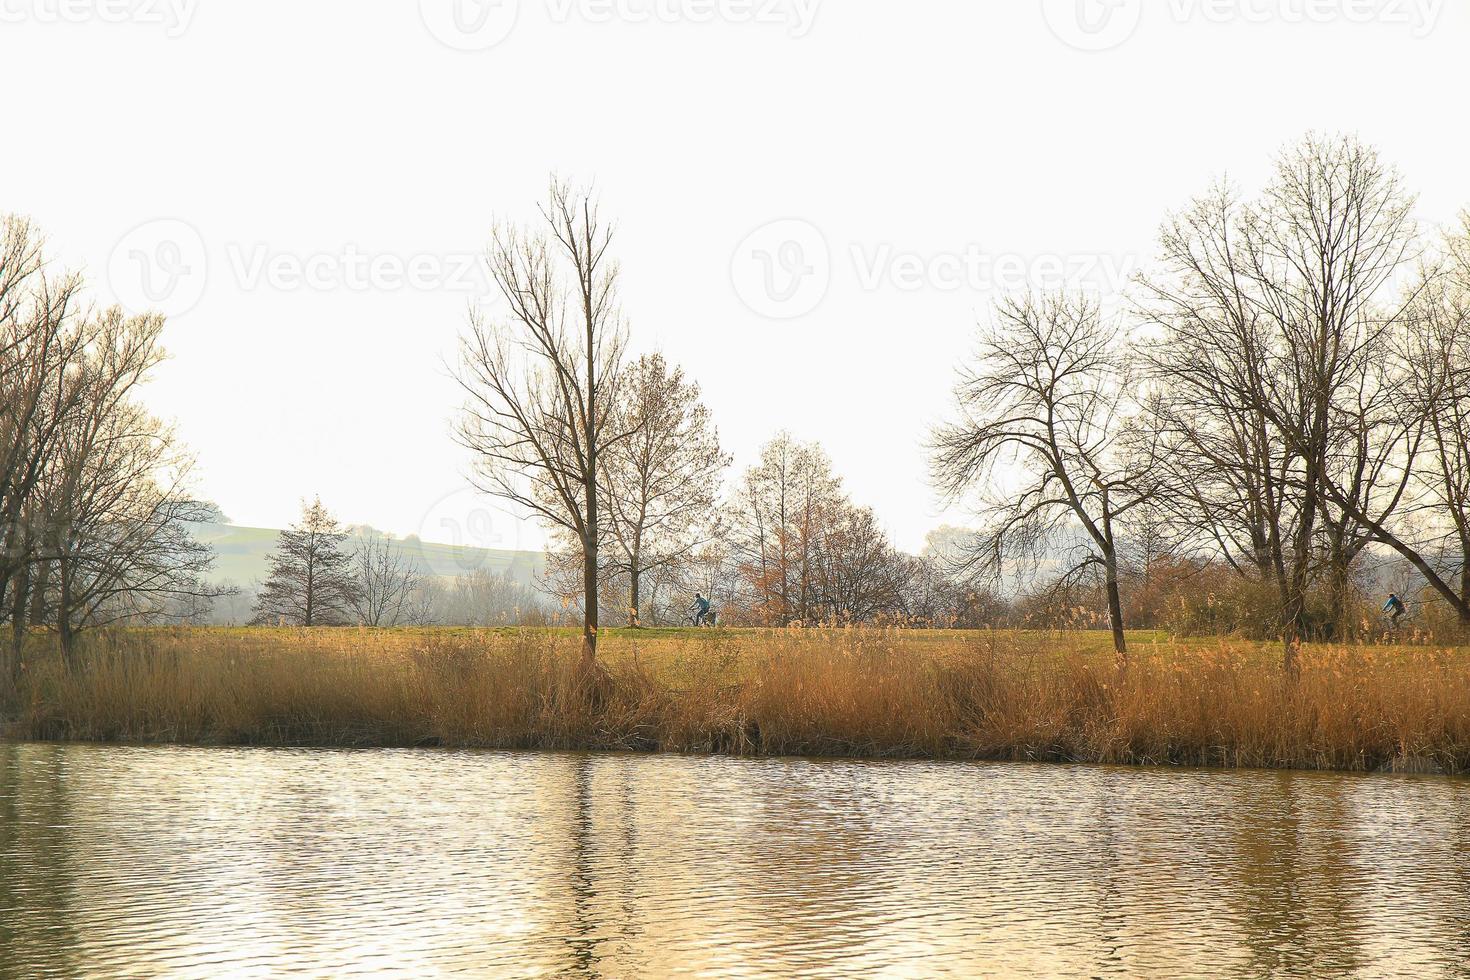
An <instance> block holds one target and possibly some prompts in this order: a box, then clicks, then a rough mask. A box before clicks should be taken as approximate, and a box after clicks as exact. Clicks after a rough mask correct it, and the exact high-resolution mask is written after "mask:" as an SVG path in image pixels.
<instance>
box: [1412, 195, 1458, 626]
mask: <svg viewBox="0 0 1470 980" xmlns="http://www.w3.org/2000/svg"><path fill="white" fill-rule="evenodd" d="M1445 252H1446V254H1445V257H1444V260H1443V263H1442V265H1440V266H1438V267H1435V268H1433V269H1431V270H1429V271H1428V272H1427V273H1426V274H1425V276H1424V278H1423V282H1422V284H1421V285H1420V288H1419V289H1418V291H1417V296H1416V297H1415V302H1414V304H1413V307H1412V312H1411V316H1410V323H1411V327H1410V329H1409V330H1407V331H1405V339H1404V348H1405V350H1404V360H1405V363H1406V366H1407V370H1406V375H1405V388H1406V390H1407V392H1408V397H1409V399H1410V400H1411V402H1412V408H1411V409H1409V410H1407V411H1405V413H1404V414H1405V415H1415V416H1417V417H1418V418H1421V419H1422V420H1423V424H1424V447H1423V457H1424V458H1423V459H1421V460H1420V465H1419V466H1418V467H1417V469H1416V470H1415V473H1414V478H1415V488H1416V490H1417V491H1418V498H1419V499H1418V501H1417V503H1418V505H1419V506H1418V508H1417V511H1418V513H1420V514H1423V515H1424V516H1425V517H1426V518H1427V522H1428V525H1429V531H1430V537H1431V539H1433V538H1435V537H1439V538H1440V541H1441V542H1442V543H1440V544H1438V545H1437V546H1436V545H1434V544H1430V545H1429V546H1430V547H1436V550H1438V551H1439V553H1440V554H1441V555H1443V556H1444V558H1442V559H1441V561H1440V563H1439V564H1441V565H1442V566H1443V567H1444V570H1445V573H1446V575H1448V576H1455V575H1458V578H1459V585H1458V589H1459V597H1460V600H1461V602H1462V603H1463V604H1465V605H1466V606H1470V435H1467V434H1470V213H1467V214H1466V215H1465V216H1464V218H1463V220H1462V225H1461V228H1460V230H1459V231H1458V232H1457V233H1454V234H1451V235H1449V236H1448V240H1447V248H1446V249H1445ZM1461 615H1462V616H1463V610H1461Z"/></svg>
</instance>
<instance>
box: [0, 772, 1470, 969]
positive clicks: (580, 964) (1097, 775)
mask: <svg viewBox="0 0 1470 980" xmlns="http://www.w3.org/2000/svg"><path fill="white" fill-rule="evenodd" d="M1467 964H1470V781H1465V780H1457V779H1450V778H1444V777H1415V776H1362V775H1334V774H1318V773H1270V772H1201V771H1165V770H1146V769H1121V768H1103V767H1062V766H1045V765H991V764H963V763H924V762H839V761H824V760H740V759H726V758H703V757H699V758H696V757H678V756H632V755H580V754H560V753H548V754H532V753H493V752H447V751H432V750H431V751H361V752H350V751H322V750H299V751H298V750H244V749H189V748H132V747H116V746H89V745H35V744H0V976H7V977H8V976H15V977H32V976H58V977H60V976H88V977H90V976H117V977H143V976H190V977H216V976H269V975H278V974H280V973H284V972H291V973H293V974H294V975H298V976H300V975H304V976H322V977H337V976H344V975H350V974H384V973H386V974H396V975H402V976H413V977H422V976H436V975H441V974H449V973H455V972H460V973H464V974H467V975H472V976H516V977H521V976H569V977H644V976H665V975H674V974H685V975H702V976H734V977H740V976H789V975H795V974H801V975H812V976H832V977H851V976H866V975H870V976H893V977H909V976H914V977H930V976H943V975H955V976H986V975H1016V976H1024V975H1034V976H1053V975H1068V976H1072V975H1091V976H1098V975H1103V976H1106V975H1119V976H1158V977H1179V976H1190V975H1199V976H1243V977H1245V976H1249V977H1255V976H1268V975H1270V976H1302V977H1307V976H1311V977H1322V976H1334V975H1364V976H1392V975H1398V976H1405V977H1432V976H1470V966H1467Z"/></svg>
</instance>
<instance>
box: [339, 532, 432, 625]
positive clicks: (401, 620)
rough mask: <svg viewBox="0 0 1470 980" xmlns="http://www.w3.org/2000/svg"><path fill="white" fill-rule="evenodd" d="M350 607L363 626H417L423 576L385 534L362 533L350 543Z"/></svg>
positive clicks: (414, 564)
mask: <svg viewBox="0 0 1470 980" xmlns="http://www.w3.org/2000/svg"><path fill="white" fill-rule="evenodd" d="M352 577H353V579H354V580H355V583H356V586H357V588H356V590H355V592H354V593H353V608H354V611H355V612H356V613H357V621H358V622H359V623H361V624H363V625H365V626H403V625H421V624H422V623H423V622H424V618H423V617H424V611H423V608H422V605H421V603H420V602H419V598H420V595H421V593H422V591H423V587H424V575H423V572H422V571H421V570H420V569H419V566H418V564H417V563H416V562H415V561H414V560H413V558H412V557H410V556H409V555H408V554H407V553H406V552H405V551H404V550H403V548H401V547H399V546H398V545H395V544H394V543H393V541H392V540H391V539H389V537H388V536H387V535H385V534H380V533H378V532H375V531H366V532H364V533H361V534H359V535H357V536H356V538H355V539H354V540H353V541H352Z"/></svg>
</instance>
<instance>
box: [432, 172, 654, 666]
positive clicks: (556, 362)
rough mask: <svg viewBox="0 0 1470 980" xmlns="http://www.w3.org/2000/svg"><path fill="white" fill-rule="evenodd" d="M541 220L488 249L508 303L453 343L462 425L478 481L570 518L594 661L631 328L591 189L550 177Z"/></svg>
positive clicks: (475, 317)
mask: <svg viewBox="0 0 1470 980" xmlns="http://www.w3.org/2000/svg"><path fill="white" fill-rule="evenodd" d="M541 218H542V224H543V229H542V230H541V231H539V232H535V233H532V232H527V231H522V230H520V229H517V228H515V227H513V226H501V227H499V228H497V229H496V230H495V232H494V235H493V238H492V241H491V245H490V249H489V255H488V262H489V268H490V274H491V276H492V278H493V279H494V281H495V284H496V286H497V288H498V290H499V292H500V294H501V297H502V299H503V300H504V301H505V304H506V306H507V308H508V312H509V322H507V323H492V322H490V321H488V320H487V319H486V318H485V317H484V316H483V314H481V313H480V312H479V311H476V312H474V313H472V314H471V317H470V329H469V333H468V334H467V335H466V336H465V337H464V338H463V340H462V343H461V349H460V369H459V372H458V380H459V383H460V386H461V387H462V388H463V390H464V393H465V396H466V401H465V405H464V410H463V413H462V414H461V417H460V420H459V424H458V427H457V435H458V437H459V439H460V441H461V442H462V443H463V444H464V445H465V446H466V447H467V448H469V449H470V450H471V451H472V452H473V453H474V454H475V456H476V468H475V478H476V485H477V486H478V487H479V488H480V489H482V490H484V491H486V492H488V493H492V494H495V495H496V496H499V497H503V498H505V499H508V500H511V501H514V502H515V503H516V504H518V505H519V506H520V507H523V508H525V509H527V510H529V511H530V512H532V513H534V514H536V515H538V516H539V517H540V518H542V519H543V520H544V521H546V522H547V523H548V524H550V525H551V526H552V527H555V528H562V529H565V530H566V531H567V532H568V533H570V534H571V535H572V536H573V537H574V538H575V539H576V541H577V542H578V544H579V546H580V550H581V554H582V570H583V574H582V583H583V614H582V653H583V661H584V664H586V665H588V666H595V665H596V662H597V628H598V602H597V594H598V569H599V548H600V547H601V543H602V534H603V530H604V523H603V501H602V500H601V496H600V493H599V490H600V487H599V479H598V477H599V474H600V472H601V467H602V457H603V455H604V454H605V453H606V452H607V451H608V449H609V448H610V447H611V446H613V445H614V444H615V443H616V442H617V441H618V440H619V439H620V438H622V437H624V436H626V433H622V432H619V431H617V429H616V416H615V397H614V396H615V394H616V390H617V381H618V375H619V373H620V371H621V369H622V363H623V351H624V346H625V337H626V331H625V329H624V326H623V322H622V319H621V315H620V313H619V309H618V304H617V282H618V267H617V264H616V262H614V261H613V260H612V258H611V257H610V256H609V248H610V246H611V244H612V236H613V232H612V229H611V227H609V226H606V225H604V224H603V223H602V221H601V219H600V218H599V216H598V209H597V204H596V201H595V200H594V199H593V197H592V194H591V192H590V191H585V190H573V189H572V188H571V187H570V186H569V185H568V184H566V183H563V182H559V181H553V182H552V185H551V190H550V193H549V196H548V199H547V201H546V203H545V204H543V205H542V206H541Z"/></svg>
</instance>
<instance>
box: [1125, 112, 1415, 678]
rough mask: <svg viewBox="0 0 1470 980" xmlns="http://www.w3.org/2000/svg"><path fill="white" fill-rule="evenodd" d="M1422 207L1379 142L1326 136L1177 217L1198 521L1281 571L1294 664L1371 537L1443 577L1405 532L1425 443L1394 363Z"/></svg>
mask: <svg viewBox="0 0 1470 980" xmlns="http://www.w3.org/2000/svg"><path fill="white" fill-rule="evenodd" d="M1412 203H1413V202H1412V198H1411V197H1410V196H1409V195H1407V194H1406V193H1405V192H1404V191H1403V190H1402V187H1401V183H1400V180H1399V178H1398V175H1397V174H1396V173H1395V172H1394V171H1393V170H1392V169H1390V168H1388V167H1386V166H1384V165H1383V164H1382V163H1381V162H1380V161H1379V159H1378V157H1377V154H1376V153H1374V152H1373V151H1372V150H1371V149H1370V148H1368V147H1365V146H1363V145H1362V144H1360V143H1358V142H1357V141H1355V140H1353V139H1350V138H1338V139H1322V138H1318V137H1314V136H1309V137H1308V138H1306V139H1305V140H1303V141H1302V142H1301V143H1300V144H1298V145H1296V146H1294V147H1291V148H1289V149H1288V150H1287V151H1286V152H1284V153H1283V154H1282V155H1281V156H1280V157H1279V159H1278V161H1277V167H1276V173H1275V176H1274V177H1273V179H1272V181H1271V183H1270V184H1269V185H1268V187H1267V188H1266V190H1265V192H1264V193H1263V194H1262V196H1261V198H1260V200H1259V201H1257V202H1251V203H1241V202H1240V201H1238V200H1237V199H1236V196H1235V195H1234V194H1233V193H1232V192H1230V191H1228V190H1219V191H1216V192H1215V193H1214V194H1212V195H1210V196H1209V197H1207V198H1205V199H1203V200H1202V201H1200V202H1197V203H1196V205H1195V206H1194V207H1193V209H1191V210H1190V211H1188V212H1186V213H1185V214H1184V215H1183V216H1180V217H1176V218H1175V219H1173V220H1172V222H1171V223H1170V224H1169V225H1166V227H1165V232H1164V236H1163V245H1164V253H1165V261H1166V265H1167V268H1168V272H1167V275H1166V277H1165V278H1162V279H1155V280H1151V281H1148V282H1147V283H1146V285H1147V287H1148V289H1149V292H1150V294H1151V296H1152V299H1153V300H1154V304H1153V306H1152V308H1151V310H1150V311H1149V313H1150V316H1151V318H1152V319H1153V321H1154V322H1155V323H1158V324H1161V325H1162V326H1163V328H1164V334H1163V338H1162V341H1161V342H1160V344H1159V345H1158V347H1157V350H1156V353H1155V356H1154V358H1153V362H1154V367H1155V371H1156V376H1157V377H1158V378H1159V379H1161V384H1162V387H1163V396H1162V399H1161V404H1162V405H1163V411H1162V412H1161V413H1160V417H1161V419H1162V423H1161V425H1162V428H1163V429H1164V431H1165V433H1166V438H1165V444H1166V445H1171V446H1172V447H1173V448H1175V449H1176V450H1177V452H1176V453H1175V454H1174V458H1175V459H1182V460H1184V465H1183V466H1182V467H1180V468H1179V469H1180V471H1181V472H1182V474H1183V476H1184V479H1183V480H1181V481H1179V483H1180V484H1181V485H1182V486H1184V487H1186V488H1188V489H1187V491H1186V495H1187V496H1191V497H1193V498H1194V500H1193V502H1194V503H1195V504H1196V505H1197V508H1196V514H1197V518H1198V526H1199V527H1201V528H1211V527H1214V528H1226V529H1228V530H1227V535H1228V534H1230V533H1234V534H1235V537H1234V538H1233V540H1232V538H1231V537H1229V536H1227V535H1219V534H1218V533H1217V540H1218V541H1219V543H1220V545H1221V552H1222V554H1224V555H1226V556H1227V559H1228V560H1231V561H1235V560H1236V559H1235V558H1234V557H1233V556H1232V555H1231V551H1232V544H1236V545H1238V544H1242V543H1243V544H1246V545H1248V547H1249V549H1250V551H1249V554H1250V556H1251V559H1252V564H1253V566H1254V569H1255V570H1256V571H1257V572H1258V573H1260V575H1261V576H1262V577H1263V578H1266V579H1267V580H1269V581H1274V582H1275V584H1276V589H1277V593H1278V595H1279V598H1280V603H1281V607H1280V613H1279V620H1280V624H1281V628H1282V638H1283V642H1284V646H1285V650H1286V652H1285V663H1286V666H1287V668H1288V669H1291V668H1292V667H1293V666H1294V663H1295V648H1296V645H1297V643H1298V641H1299V639H1300V637H1301V635H1302V632H1303V628H1304V623H1305V602H1306V594H1307V587H1308V585H1309V583H1310V582H1311V581H1312V578H1313V576H1314V574H1315V573H1316V572H1317V571H1318V569H1319V567H1320V566H1321V565H1322V564H1324V563H1325V564H1326V566H1327V567H1328V569H1329V575H1328V577H1329V581H1330V583H1331V588H1332V589H1333V590H1334V591H1335V592H1336V593H1337V598H1336V599H1335V600H1334V601H1335V604H1337V605H1339V606H1341V600H1342V595H1343V593H1344V592H1345V590H1346V584H1347V576H1348V572H1349V570H1350V568H1351V564H1352V561H1353V559H1354V558H1355V557H1356V556H1357V555H1358V554H1359V553H1361V551H1362V550H1363V547H1364V546H1365V545H1366V544H1367V543H1368V542H1369V541H1377V542H1380V543H1382V544H1385V545H1388V546H1389V547H1391V548H1393V549H1394V550H1396V551H1399V552H1400V553H1401V554H1403V555H1404V557H1405V558H1407V559H1409V560H1410V561H1411V562H1414V563H1415V565H1416V567H1420V566H1423V568H1421V570H1422V571H1426V572H1427V573H1428V575H1433V572H1432V570H1431V569H1428V567H1427V565H1426V563H1424V562H1423V560H1422V558H1420V557H1419V556H1417V555H1414V554H1413V549H1412V548H1411V547H1410V546H1409V545H1408V544H1407V542H1405V541H1404V540H1403V539H1402V538H1401V537H1400V536H1398V535H1397V534H1395V533H1394V531H1393V529H1392V527H1391V520H1392V517H1393V515H1394V513H1395V511H1397V510H1398V509H1399V507H1400V505H1401V503H1402V502H1403V499H1404V493H1405V488H1406V486H1407V484H1408V479H1409V468H1410V467H1411V466H1412V462H1413V459H1414V456H1415V452H1416V449H1417V444H1418V439H1419V432H1418V428H1417V427H1418V424H1419V423H1418V422H1417V421H1416V420H1415V419H1413V418H1405V417H1404V416H1403V415H1402V409H1403V407H1404V402H1403V400H1402V398H1401V397H1400V394H1401V384H1400V382H1399V380H1398V378H1397V377H1396V376H1395V374H1394V371H1393V368H1392V366H1391V365H1390V364H1385V360H1387V361H1390V362H1391V361H1392V359H1393V354H1394V351H1395V348H1396V344H1395V342H1394V337H1395V334H1396V332H1397V331H1398V329H1399V328H1400V327H1401V325H1402V323H1403V320H1404V314H1403V304H1402V302H1401V301H1398V300H1391V299H1389V298H1388V292H1389V289H1390V287H1392V285H1393V283H1394V281H1395V279H1396V277H1397V276H1398V273H1399V271H1400V269H1401V268H1402V267H1403V265H1404V263H1405V262H1406V261H1407V260H1408V259H1410V258H1411V257H1412V254H1413V249H1414V247H1415V240H1416V229H1415V226H1414V223H1413V220H1412V217H1411V207H1412ZM1323 541H1325V548H1322V547H1319V545H1320V544H1321V543H1322V542H1323ZM1241 550H1243V549H1241ZM1324 551H1325V559H1324V557H1323V554H1322V553H1323V552H1324ZM1238 567H1239V566H1238ZM1338 615H1339V617H1340V616H1341V611H1340V610H1339V613H1338Z"/></svg>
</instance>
